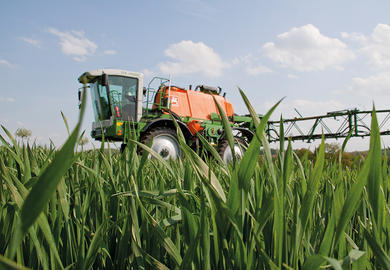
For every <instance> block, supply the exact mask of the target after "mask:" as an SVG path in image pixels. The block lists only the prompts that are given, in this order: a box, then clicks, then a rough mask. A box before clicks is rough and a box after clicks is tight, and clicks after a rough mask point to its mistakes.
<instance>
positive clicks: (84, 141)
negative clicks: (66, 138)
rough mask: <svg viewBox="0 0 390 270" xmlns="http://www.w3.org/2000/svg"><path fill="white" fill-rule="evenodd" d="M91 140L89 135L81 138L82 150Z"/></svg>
mask: <svg viewBox="0 0 390 270" xmlns="http://www.w3.org/2000/svg"><path fill="white" fill-rule="evenodd" d="M88 142H89V140H88V138H87V137H82V138H80V139H79V145H80V146H81V150H83V149H84V145H86V144H87V143H88Z"/></svg>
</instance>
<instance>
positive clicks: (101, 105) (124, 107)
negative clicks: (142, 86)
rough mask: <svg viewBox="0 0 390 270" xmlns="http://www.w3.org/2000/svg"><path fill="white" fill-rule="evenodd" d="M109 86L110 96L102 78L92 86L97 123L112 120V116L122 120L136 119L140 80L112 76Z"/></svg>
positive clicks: (109, 79)
mask: <svg viewBox="0 0 390 270" xmlns="http://www.w3.org/2000/svg"><path fill="white" fill-rule="evenodd" d="M108 84H109V92H110V95H108V91H107V87H106V86H102V85H101V80H100V78H99V79H98V80H97V81H96V82H95V83H92V84H91V93H92V100H93V102H94V106H93V108H94V114H95V121H96V122H98V121H99V120H106V119H110V117H111V116H112V115H114V116H115V117H116V118H117V119H121V120H134V119H136V101H137V88H138V79H137V78H130V77H123V76H113V75H111V76H108ZM110 105H111V106H110Z"/></svg>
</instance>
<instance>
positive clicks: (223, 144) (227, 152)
mask: <svg viewBox="0 0 390 270" xmlns="http://www.w3.org/2000/svg"><path fill="white" fill-rule="evenodd" d="M246 145H247V144H246V143H245V141H244V140H243V139H242V138H240V137H234V153H235V154H236V157H237V158H238V159H241V158H242V156H243V155H244V153H245V146H246ZM218 153H219V155H220V156H221V158H222V160H223V161H224V162H225V163H228V162H233V154H232V150H231V149H230V146H229V142H228V140H227V139H226V138H225V139H222V140H221V141H220V142H219V144H218Z"/></svg>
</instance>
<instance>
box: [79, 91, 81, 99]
mask: <svg viewBox="0 0 390 270" xmlns="http://www.w3.org/2000/svg"><path fill="white" fill-rule="evenodd" d="M79 101H80V102H81V90H79Z"/></svg>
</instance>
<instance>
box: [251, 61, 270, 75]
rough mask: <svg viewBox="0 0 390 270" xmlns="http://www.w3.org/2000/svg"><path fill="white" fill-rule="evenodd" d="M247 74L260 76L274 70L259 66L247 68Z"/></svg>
mask: <svg viewBox="0 0 390 270" xmlns="http://www.w3.org/2000/svg"><path fill="white" fill-rule="evenodd" d="M246 72H247V73H248V74H249V75H253V76H255V75H260V74H264V73H271V72H272V70H271V69H269V68H268V67H266V66H263V65H261V64H258V65H257V66H249V67H247V68H246Z"/></svg>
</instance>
